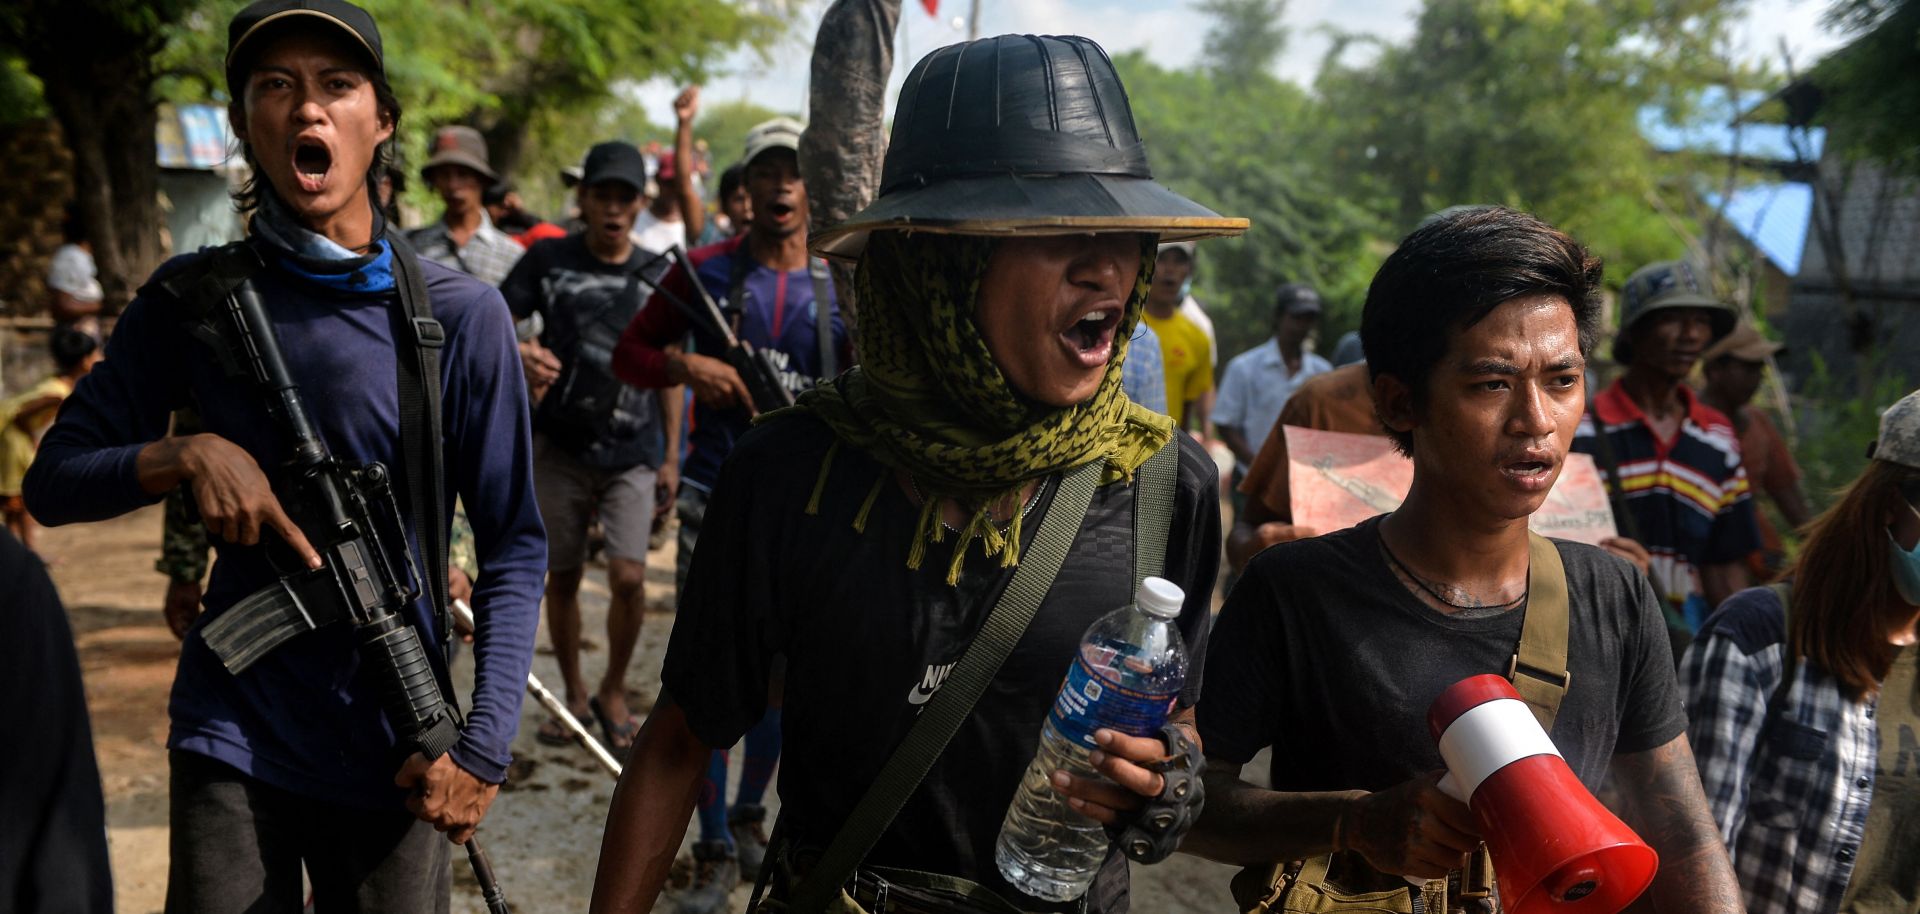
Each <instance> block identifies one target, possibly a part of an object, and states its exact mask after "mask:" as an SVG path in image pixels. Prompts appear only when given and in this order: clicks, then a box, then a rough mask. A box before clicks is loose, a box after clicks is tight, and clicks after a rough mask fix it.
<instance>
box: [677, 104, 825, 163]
mask: <svg viewBox="0 0 1920 914" xmlns="http://www.w3.org/2000/svg"><path fill="white" fill-rule="evenodd" d="M781 116H785V117H791V118H795V119H798V120H802V121H804V120H806V118H805V117H804V116H802V115H799V114H795V113H793V112H790V111H775V110H773V109H772V108H769V107H767V106H765V105H760V104H755V103H753V102H750V101H744V100H742V101H729V102H720V103H718V104H714V105H708V106H706V107H705V108H703V109H702V110H701V112H700V117H699V119H698V120H696V121H694V122H693V135H694V136H696V137H699V138H700V139H703V140H706V141H707V147H708V149H709V150H711V154H712V156H713V170H714V173H715V174H716V175H717V174H718V173H719V172H720V171H721V170H722V169H724V168H726V167H727V166H729V165H732V164H733V163H734V162H736V161H739V159H740V153H742V152H744V151H746V148H747V131H749V130H752V129H753V128H754V127H756V126H758V125H760V124H761V123H762V122H764V121H768V120H772V119H773V118H776V117H781Z"/></svg>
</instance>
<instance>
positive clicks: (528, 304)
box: [500, 235, 667, 470]
mask: <svg viewBox="0 0 1920 914" xmlns="http://www.w3.org/2000/svg"><path fill="white" fill-rule="evenodd" d="M666 269H667V261H666V260H664V259H662V258H658V257H655V256H654V255H652V254H650V253H647V252H646V251H643V250H641V249H639V248H638V247H635V248H633V250H632V251H630V252H629V253H628V254H627V259H626V261H625V262H624V263H617V264H615V263H608V262H606V261H604V260H601V259H600V258H598V257H595V256H594V255H593V252H592V251H589V250H588V249H587V242H586V239H585V237H584V236H581V235H568V236H567V237H565V238H548V239H545V240H542V241H538V242H535V243H534V245H533V246H532V247H530V248H528V249H527V253H526V255H525V256H523V257H521V258H520V260H519V262H518V263H516V264H514V267H513V271H512V272H511V273H508V274H507V278H506V279H505V280H502V281H501V283H500V294H501V295H502V296H503V297H505V298H506V300H507V307H508V308H510V309H512V311H513V317H514V319H515V320H520V319H523V318H525V317H527V316H528V315H530V314H535V313H538V314H540V315H541V316H542V317H543V318H544V319H545V322H546V327H545V329H544V330H542V331H541V333H540V343H541V345H543V346H545V347H546V348H548V349H550V350H552V351H553V354H554V357H555V358H558V359H559V360H560V377H559V379H558V380H556V381H554V383H553V386H552V387H551V388H550V389H548V391H547V394H546V396H544V397H542V398H541V400H540V403H539V405H537V406H536V407H535V408H534V413H533V428H534V430H535V431H538V432H541V433H542V434H544V435H546V436H547V437H548V438H551V439H553V440H554V441H556V442H557V443H559V444H560V445H561V446H563V447H565V448H566V449H567V451H568V452H570V453H572V454H573V455H575V456H576V457H579V458H580V459H581V460H582V461H583V462H585V463H587V464H588V465H590V466H595V467H600V468H603V469H609V470H624V469H627V468H629V467H633V466H638V465H640V464H643V463H644V464H647V465H649V466H658V465H659V464H660V457H661V448H662V447H663V445H664V438H663V433H662V429H661V427H660V426H661V422H660V410H659V407H658V406H657V405H656V401H655V395H654V393H653V391H645V390H640V389H639V388H636V387H633V386H632V385H629V384H627V383H626V382H624V381H621V380H620V379H618V378H616V377H614V375H613V367H612V366H613V348H614V346H615V344H617V343H619V342H620V334H621V332H622V331H624V330H626V329H627V324H628V323H630V322H632V320H633V316H634V315H635V314H638V313H640V308H641V306H643V305H644V304H645V303H646V300H647V297H648V296H649V295H651V294H652V293H653V286H652V285H650V283H652V282H656V281H658V280H659V278H660V277H661V276H662V275H663V274H665V273H666Z"/></svg>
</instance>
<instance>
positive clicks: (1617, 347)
mask: <svg viewBox="0 0 1920 914" xmlns="http://www.w3.org/2000/svg"><path fill="white" fill-rule="evenodd" d="M1620 299H1621V303H1620V334H1619V335H1618V336H1616V337H1614V339H1613V360H1614V361H1615V362H1618V363H1620V364H1622V365H1626V364H1629V363H1631V362H1632V361H1633V347H1632V346H1631V344H1630V341H1629V338H1630V337H1632V336H1633V325H1634V324H1637V323H1639V322H1640V319H1641V318H1643V317H1646V316H1647V315H1649V314H1652V313H1653V312H1655V311H1664V310H1666V309H1668V308H1704V309H1706V310H1707V311H1709V312H1711V313H1712V314H1713V338H1714V339H1716V340H1717V339H1719V338H1721V337H1723V336H1726V335H1727V333H1728V332H1729V331H1731V330H1733V324H1734V319H1735V316H1736V315H1735V313H1734V310H1733V306H1731V305H1729V304H1727V303H1726V302H1723V301H1720V300H1719V299H1717V298H1714V297H1713V293H1712V290H1711V289H1709V288H1708V287H1707V285H1706V283H1705V282H1703V281H1702V279H1701V276H1700V273H1699V271H1698V270H1696V269H1694V266H1693V264H1691V263H1688V262H1686V261H1684V260H1664V261H1661V262H1659V263H1650V264H1648V265H1646V266H1644V267H1641V268H1640V269H1638V270H1635V271H1634V272H1633V275H1632V276H1629V277H1627V285H1626V287H1625V288H1624V289H1622V290H1621V294H1620Z"/></svg>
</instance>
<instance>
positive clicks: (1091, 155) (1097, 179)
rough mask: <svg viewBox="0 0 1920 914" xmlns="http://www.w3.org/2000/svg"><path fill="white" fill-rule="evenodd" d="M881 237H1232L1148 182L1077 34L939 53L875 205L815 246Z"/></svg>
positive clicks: (1105, 79)
mask: <svg viewBox="0 0 1920 914" xmlns="http://www.w3.org/2000/svg"><path fill="white" fill-rule="evenodd" d="M876 229H895V230H903V229H910V230H913V231H922V232H947V233H953V234H964V235H1006V236H1015V235H1064V234H1082V233H1087V232H1151V233H1155V234H1158V235H1159V236H1160V240H1161V241H1163V242H1166V241H1187V240H1192V239H1195V238H1209V237H1214V236H1220V235H1238V234H1240V233H1241V232H1244V231H1246V229H1247V220H1245V219H1239V218H1231V217H1226V216H1222V215H1220V214H1219V213H1216V212H1214V211H1213V210H1210V209H1208V208H1206V207H1204V206H1201V205H1200V204H1198V203H1195V202H1193V201H1192V200H1189V199H1187V198H1186V197H1183V196H1181V195H1179V194H1177V193H1174V192H1173V191H1171V190H1169V189H1167V188H1166V187H1165V186H1163V185H1161V184H1159V183H1157V182H1155V181H1154V180H1153V171H1152V169H1151V168H1150V167H1149V166H1148V164H1147V150H1146V144H1145V143H1144V142H1142V141H1141V139H1140V134H1139V132H1138V131H1137V130H1136V129H1135V126H1134V122H1133V110H1132V108H1131V107H1130V106H1129V104H1128V102H1127V93H1126V89H1125V88H1124V87H1122V86H1121V84H1120V76H1119V74H1118V73H1116V72H1115V71H1114V68H1113V61H1111V60H1109V59H1108V58H1107V53H1106V52H1105V51H1103V50H1101V49H1100V46H1099V45H1098V44H1095V43H1094V42H1093V41H1091V40H1089V39H1086V38H1081V37H1078V36H1072V35H1068V36H1058V37H1056V36H1044V37H1043V36H1034V35H1000V36H997V37H994V38H982V39H980V40H978V41H969V42H965V43H963V44H956V45H950V46H948V47H944V48H941V49H940V50H937V51H934V52H933V53H931V54H928V55H927V56H926V57H924V58H922V59H921V61H920V62H919V63H918V64H915V65H914V68H913V71H912V72H911V73H909V74H907V80H906V83H905V84H904V85H903V86H902V87H901V90H900V102H899V106H898V107H897V108H896V109H895V111H894V117H893V133H892V137H891V140H890V142H889V144H888V148H887V158H886V163H885V165H884V166H883V167H882V169H881V174H880V193H879V196H878V198H877V199H875V200H874V202H873V204H872V205H870V206H868V207H867V208H866V209H863V210H861V211H860V212H858V213H855V214H854V215H853V216H851V217H849V218H848V219H847V220H846V221H845V222H842V223H841V224H839V225H836V226H834V227H832V228H829V229H827V230H825V231H823V232H820V233H818V234H817V235H815V236H814V238H813V249H814V251H815V252H816V253H819V254H822V255H824V256H827V257H833V258H836V259H840V260H855V259H858V258H859V256H860V252H861V251H862V250H863V249H864V248H865V246H866V240H867V234H868V233H869V232H872V231H874V230H876Z"/></svg>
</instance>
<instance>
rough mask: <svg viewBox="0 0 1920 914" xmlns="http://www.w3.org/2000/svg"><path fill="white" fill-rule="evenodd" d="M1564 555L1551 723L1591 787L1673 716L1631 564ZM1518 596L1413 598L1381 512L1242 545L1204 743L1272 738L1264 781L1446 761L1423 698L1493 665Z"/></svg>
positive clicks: (1513, 627) (1639, 579) (1517, 614)
mask: <svg viewBox="0 0 1920 914" xmlns="http://www.w3.org/2000/svg"><path fill="white" fill-rule="evenodd" d="M1554 545H1556V546H1558V547H1559V549H1560V560H1561V562H1562V563H1563V564H1564V565H1565V566H1566V573H1567V591H1568V598H1569V602H1570V607H1569V608H1570V611H1571V628H1570V630H1569V632H1568V649H1567V653H1568V659H1567V667H1568V670H1569V671H1570V672H1571V673H1572V676H1573V678H1572V683H1571V686H1570V687H1569V689H1568V691H1567V694H1566V697H1565V699H1564V700H1563V701H1562V702H1561V705H1560V712H1559V714H1558V715H1557V716H1556V717H1555V718H1554V724H1553V730H1552V733H1551V735H1552V737H1553V742H1554V745H1556V746H1557V747H1559V749H1560V752H1561V754H1562V755H1564V756H1565V757H1566V760H1567V764H1568V765H1569V766H1570V767H1572V769H1573V773H1574V774H1575V775H1576V776H1578V777H1579V778H1580V780H1581V782H1582V783H1584V784H1586V785H1587V787H1588V788H1589V789H1594V788H1598V787H1599V786H1600V783H1601V781H1602V780H1603V779H1604V777H1605V775H1606V771H1607V763H1608V760H1609V759H1610V758H1611V757H1612V756H1614V755H1617V754H1626V753H1631V752H1640V751H1643V750H1647V749H1652V748H1655V747H1657V746H1662V745H1665V744H1666V743H1667V742H1668V741H1670V740H1672V739H1673V738H1674V737H1676V736H1679V735H1680V734H1682V733H1683V732H1685V731H1686V727H1687V718H1686V711H1685V709H1684V707H1683V705H1682V703H1681V696H1680V691H1679V687H1678V685H1677V684H1676V683H1675V680H1674V672H1673V658H1672V655H1671V653H1670V652H1669V648H1668V646H1667V635H1666V625H1665V623H1664V621H1663V619H1662V616H1661V612H1660V602H1659V599H1658V598H1657V597H1656V596H1654V593H1653V588H1652V586H1651V585H1649V584H1648V583H1647V579H1646V577H1645V576H1644V575H1641V574H1640V573H1639V572H1638V570H1636V569H1635V568H1634V567H1633V566H1632V565H1630V564H1628V563H1627V562H1625V561H1622V560H1621V559H1619V558H1616V557H1614V556H1611V555H1608V554H1607V553H1606V552H1604V551H1602V550H1600V549H1598V548H1595V547H1592V546H1587V545H1582V544H1578V543H1569V542H1564V541H1560V540H1555V541H1554ZM1523 614H1524V607H1523V608H1521V609H1517V610H1508V611H1506V612H1503V613H1499V614H1496V615H1492V616H1485V617H1481V618H1472V619H1463V618H1458V617H1450V616H1447V615H1445V614H1442V613H1440V612H1438V611H1436V610H1434V609H1432V608H1431V607H1428V606H1427V605H1426V604H1425V603H1422V602H1421V601H1420V600H1419V599H1417V598H1416V597H1415V596H1414V595H1413V594H1412V593H1410V592H1408V590H1407V588H1406V586H1405V585H1403V584H1401V583H1400V580H1399V579H1398V578H1397V577H1395V576H1394V573H1393V571H1392V569H1391V568H1390V567H1389V566H1388V564H1387V559H1386V557H1385V555H1383V554H1382V552H1381V549H1380V518H1378V517H1376V518H1373V519H1372V520H1368V521H1366V522H1364V523H1362V524H1360V525H1359V526H1357V527H1353V528H1350V529H1347V530H1342V531H1340V532H1338V533H1332V534H1328V535H1326V536H1320V537H1314V538H1312V539H1306V540H1299V541H1296V542H1292V543H1286V544H1283V545H1280V546H1275V547H1273V548H1271V549H1268V550H1267V551H1265V552H1263V553H1261V554H1260V555H1258V556H1256V557H1255V558H1254V560H1253V561H1252V562H1251V563H1249V564H1248V566H1247V572H1246V574H1245V575H1244V576H1243V577H1241V579H1240V582H1239V583H1238V584H1237V585H1235V586H1234V589H1233V594H1232V595H1231V596H1230V597H1229V598H1228V600H1227V605H1226V607H1225V608H1224V609H1222V610H1221V611H1220V618H1219V619H1218V620H1217V623H1216V627H1215V637H1214V638H1213V642H1212V645H1213V646H1212V649H1211V651H1210V652H1209V653H1208V656H1207V673H1208V676H1207V680H1208V681H1207V686H1208V688H1207V694H1206V700H1205V701H1203V702H1201V704H1200V708H1199V724H1200V737H1201V741H1202V743H1203V744H1204V745H1205V746H1206V751H1207V754H1208V755H1210V756H1217V757H1219V758H1222V759H1225V760H1227V761H1230V762H1237V763H1240V764H1245V763H1246V762H1247V761H1248V760H1250V759H1252V758H1253V755H1254V753H1256V752H1258V751H1259V750H1260V749H1262V748H1264V747H1266V746H1268V745H1272V746H1274V748H1275V751H1274V753H1273V768H1272V776H1273V787H1274V789H1276V790H1295V791H1312V790H1353V789H1358V790H1381V789H1384V788H1387V787H1391V786H1393V785H1395V784H1399V783H1402V782H1404V781H1407V780H1409V779H1411V778H1413V777H1415V776H1417V775H1420V774H1424V773H1426V772H1429V771H1435V770H1438V769H1440V768H1443V767H1445V763H1444V762H1442V761H1441V759H1440V750H1439V747H1438V746H1437V745H1435V743H1434V740H1433V738H1432V737H1431V736H1430V735H1429V734H1428V731H1427V708H1428V707H1429V706H1430V705H1432V704H1433V700H1434V699H1435V698H1437V697H1439V695H1440V693H1441V692H1443V691H1445V690H1446V689H1447V687H1449V686H1451V685H1453V684H1454V683H1456V682H1459V681H1460V680H1462V679H1465V678H1466V677H1468V676H1474V675H1478V674H1481V673H1494V674H1496V675H1504V674H1505V673H1506V671H1507V663H1508V661H1509V660H1510V659H1511V658H1512V656H1513V652H1514V648H1515V646H1516V645H1517V644H1518V643H1519V641H1520V626H1521V622H1522V621H1523V618H1522V617H1523Z"/></svg>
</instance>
